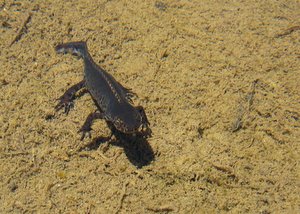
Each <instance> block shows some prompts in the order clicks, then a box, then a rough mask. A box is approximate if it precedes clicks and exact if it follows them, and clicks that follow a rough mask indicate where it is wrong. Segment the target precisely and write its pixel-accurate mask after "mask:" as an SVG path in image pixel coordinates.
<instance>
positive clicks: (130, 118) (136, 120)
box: [113, 106, 151, 135]
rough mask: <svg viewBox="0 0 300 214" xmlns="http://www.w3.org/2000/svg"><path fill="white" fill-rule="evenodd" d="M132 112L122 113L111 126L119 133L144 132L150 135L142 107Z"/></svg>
mask: <svg viewBox="0 0 300 214" xmlns="http://www.w3.org/2000/svg"><path fill="white" fill-rule="evenodd" d="M131 110H132V111H126V113H125V112H123V114H120V115H119V118H117V119H115V120H114V122H113V124H114V126H115V127H116V128H117V129H118V130H119V131H121V132H123V133H125V134H132V133H137V132H145V133H146V134H147V135H151V129H150V127H149V125H150V123H149V121H148V118H147V116H146V113H145V110H144V108H143V107H142V106H137V107H134V108H132V109H131Z"/></svg>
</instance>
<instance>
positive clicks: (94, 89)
mask: <svg viewBox="0 0 300 214" xmlns="http://www.w3.org/2000/svg"><path fill="white" fill-rule="evenodd" d="M55 50H56V52H57V53H62V54H66V53H70V54H72V55H75V56H78V57H79V58H81V59H83V62H84V78H83V80H82V81H80V82H79V83H77V84H75V85H73V86H72V87H70V88H69V89H68V90H67V91H66V92H65V93H64V94H63V95H62V96H61V97H60V98H58V100H59V103H58V104H57V105H56V106H55V110H56V111H59V110H60V109H63V108H64V111H65V113H66V114H68V112H69V111H70V109H71V108H72V107H73V106H74V103H73V100H74V99H75V94H76V93H77V92H78V91H79V90H81V89H84V90H83V93H85V92H89V94H90V95H91V97H92V99H93V101H94V103H95V104H96V106H97V111H95V112H93V113H90V114H89V115H88V117H87V119H86V121H85V122H84V124H83V125H82V127H81V129H80V130H79V132H82V136H81V140H83V139H84V138H85V136H86V134H89V136H90V131H91V130H92V128H91V126H92V124H93V121H94V120H95V119H104V120H105V121H106V123H107V125H108V126H109V128H110V129H111V136H112V135H114V134H116V132H120V133H123V134H136V133H146V134H145V136H146V135H150V134H151V129H150V127H149V125H150V123H149V121H148V118H147V116H146V113H145V110H144V108H143V107H142V106H134V105H133V102H132V96H134V95H135V93H133V92H132V91H131V89H128V88H125V87H124V86H122V85H121V84H120V83H119V82H118V81H117V80H116V79H115V78H114V77H113V76H112V75H111V74H109V73H108V72H107V71H105V70H104V69H102V68H101V67H100V66H98V65H97V64H96V63H95V62H94V60H93V58H92V57H91V55H90V53H89V51H88V48H87V44H86V42H69V43H64V44H59V45H57V46H56V47H55Z"/></svg>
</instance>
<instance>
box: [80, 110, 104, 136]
mask: <svg viewBox="0 0 300 214" xmlns="http://www.w3.org/2000/svg"><path fill="white" fill-rule="evenodd" d="M96 119H104V115H103V113H102V112H97V111H95V112H93V113H90V114H89V116H88V117H87V118H86V120H85V122H84V124H83V125H82V127H81V128H80V129H79V131H78V132H82V135H81V138H80V140H83V139H84V138H85V136H86V135H88V136H89V137H91V133H90V131H91V130H92V125H93V122H94V120H96Z"/></svg>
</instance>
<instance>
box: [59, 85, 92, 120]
mask: <svg viewBox="0 0 300 214" xmlns="http://www.w3.org/2000/svg"><path fill="white" fill-rule="evenodd" d="M84 86H85V80H82V81H80V82H79V83H77V84H75V85H73V86H72V87H70V88H69V89H68V90H67V91H66V92H65V93H64V94H63V95H62V96H61V97H60V98H58V100H59V103H58V104H57V105H56V106H55V110H56V111H59V110H60V109H62V108H64V109H65V113H66V114H68V113H69V111H70V109H71V108H73V107H74V103H73V100H74V98H75V94H76V92H77V91H79V90H80V89H82V88H83V87H84ZM85 92H87V91H86V90H85V91H84V92H83V93H85Z"/></svg>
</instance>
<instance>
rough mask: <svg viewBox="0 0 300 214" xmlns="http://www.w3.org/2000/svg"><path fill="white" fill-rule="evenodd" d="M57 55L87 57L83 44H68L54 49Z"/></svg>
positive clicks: (85, 47)
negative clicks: (67, 54)
mask: <svg viewBox="0 0 300 214" xmlns="http://www.w3.org/2000/svg"><path fill="white" fill-rule="evenodd" d="M55 51H56V52H57V53H63V54H66V53H70V54H73V55H75V56H79V57H82V58H84V57H85V56H86V55H87V45H86V43H85V42H68V43H64V44H60V45H57V46H56V47H55Z"/></svg>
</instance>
